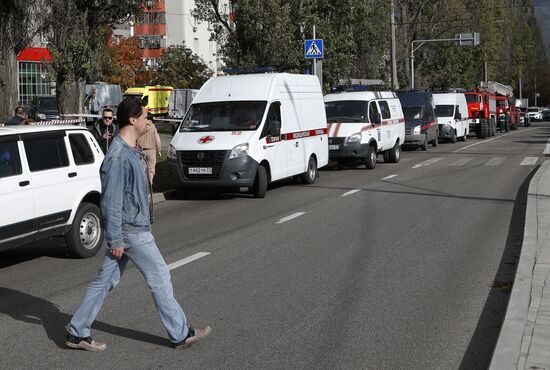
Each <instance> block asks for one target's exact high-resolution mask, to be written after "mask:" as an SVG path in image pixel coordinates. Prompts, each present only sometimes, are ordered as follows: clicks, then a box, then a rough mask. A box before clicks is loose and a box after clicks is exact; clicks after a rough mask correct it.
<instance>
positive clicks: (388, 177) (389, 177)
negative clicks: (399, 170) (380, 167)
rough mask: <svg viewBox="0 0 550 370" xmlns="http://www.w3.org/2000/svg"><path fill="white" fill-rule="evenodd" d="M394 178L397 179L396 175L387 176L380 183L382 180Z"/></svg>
mask: <svg viewBox="0 0 550 370" xmlns="http://www.w3.org/2000/svg"><path fill="white" fill-rule="evenodd" d="M394 177H397V175H389V176H386V177H384V178H383V179H382V181H384V180H389V179H393V178H394Z"/></svg>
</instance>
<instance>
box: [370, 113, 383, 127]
mask: <svg viewBox="0 0 550 370" xmlns="http://www.w3.org/2000/svg"><path fill="white" fill-rule="evenodd" d="M372 124H373V125H381V124H382V118H381V117H380V113H374V117H372Z"/></svg>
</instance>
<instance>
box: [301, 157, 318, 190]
mask: <svg viewBox="0 0 550 370" xmlns="http://www.w3.org/2000/svg"><path fill="white" fill-rule="evenodd" d="M316 177H317V161H316V160H315V158H313V156H311V157H309V161H308V162H307V171H306V172H304V173H303V174H302V178H301V179H302V182H303V183H304V184H313V183H314V182H315V178H316Z"/></svg>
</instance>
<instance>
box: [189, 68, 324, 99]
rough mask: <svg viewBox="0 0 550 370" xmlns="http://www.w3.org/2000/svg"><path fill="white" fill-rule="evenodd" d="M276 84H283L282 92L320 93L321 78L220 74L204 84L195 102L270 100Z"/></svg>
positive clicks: (293, 75) (296, 75) (267, 74)
mask: <svg viewBox="0 0 550 370" xmlns="http://www.w3.org/2000/svg"><path fill="white" fill-rule="evenodd" d="M276 85H279V86H281V91H280V92H284V91H283V90H291V91H293V92H304V93H319V94H320V93H321V86H320V84H319V79H318V78H317V77H316V76H313V75H300V74H290V73H261V74H246V75H236V76H218V77H213V78H211V79H210V80H208V81H207V82H206V83H205V84H204V85H203V86H202V87H201V89H200V91H199V93H198V94H197V96H196V97H195V99H194V100H193V104H195V103H205V102H215V101H246V100H256V101H267V100H270V97H271V96H272V95H273V89H274V88H275V86H276ZM284 87H287V88H286V89H284Z"/></svg>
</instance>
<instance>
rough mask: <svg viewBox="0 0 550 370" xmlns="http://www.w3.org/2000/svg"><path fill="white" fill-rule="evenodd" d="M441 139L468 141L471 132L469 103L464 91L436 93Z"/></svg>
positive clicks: (454, 141) (436, 109)
mask: <svg viewBox="0 0 550 370" xmlns="http://www.w3.org/2000/svg"><path fill="white" fill-rule="evenodd" d="M433 97H434V103H435V116H436V117H437V123H438V125H439V139H444V140H448V141H450V142H451V143H456V141H457V139H458V140H461V141H466V137H467V136H468V134H469V133H470V124H469V120H468V103H467V102H466V97H465V96H464V94H463V93H452V92H451V93H436V94H435V93H434V94H433Z"/></svg>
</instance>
